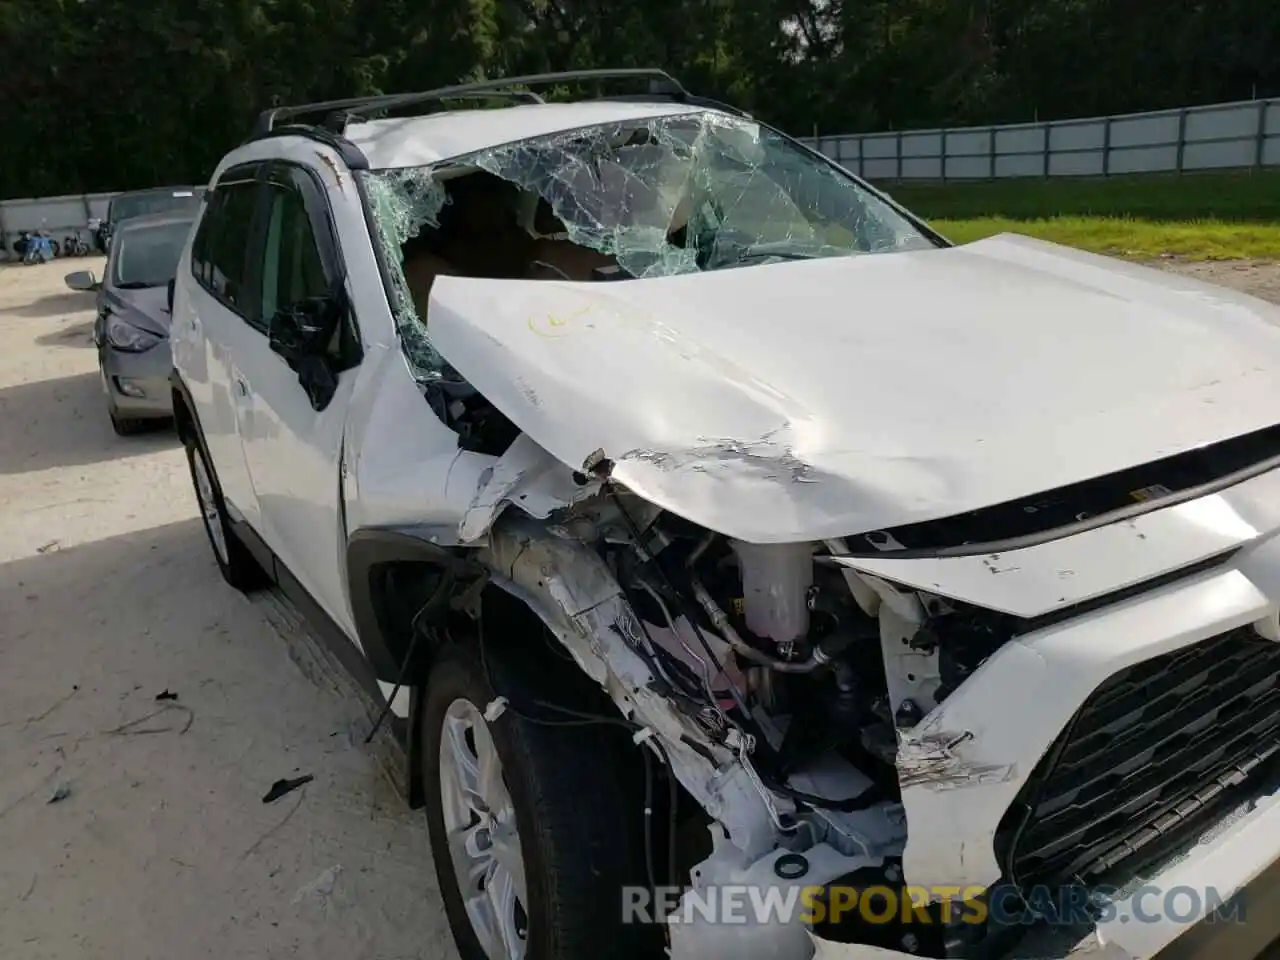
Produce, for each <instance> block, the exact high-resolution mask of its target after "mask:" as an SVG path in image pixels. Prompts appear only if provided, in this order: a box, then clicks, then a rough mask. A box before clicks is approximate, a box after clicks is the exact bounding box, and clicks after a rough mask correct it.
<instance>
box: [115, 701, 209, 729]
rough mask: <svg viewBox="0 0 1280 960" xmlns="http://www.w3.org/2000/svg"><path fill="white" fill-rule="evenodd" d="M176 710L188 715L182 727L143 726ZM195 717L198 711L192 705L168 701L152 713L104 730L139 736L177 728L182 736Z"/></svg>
mask: <svg viewBox="0 0 1280 960" xmlns="http://www.w3.org/2000/svg"><path fill="white" fill-rule="evenodd" d="M175 710H176V711H178V712H180V713H184V714H186V717H187V720H186V723H184V724H183V725H182V726H181V727H175V726H168V727H143V726H142V724H143V723H146V722H147V721H148V720H150V719H152V718H153V717H158V716H160V714H162V713H169V712H170V711H175ZM195 719H196V712H195V711H194V710H192V709H191V708H190V707H186V706H183V705H182V704H180V703H166V704H165V705H164V706H162V707H160V709H158V710H152V711H151V712H150V713H147V714H144V715H143V716H141V717H138V719H137V720H130V721H129V722H128V723H122V724H120V726H118V727H114V728H112V729H111V730H105V731H103V732H104V733H108V734H115V735H117V736H122V737H137V736H141V735H142V734H144V733H168V732H169V731H171V730H176V731H177V732H178V735H179V736H181V735H182V734H184V733H186V732H187V731H188V730H190V729H191V724H193V723H195Z"/></svg>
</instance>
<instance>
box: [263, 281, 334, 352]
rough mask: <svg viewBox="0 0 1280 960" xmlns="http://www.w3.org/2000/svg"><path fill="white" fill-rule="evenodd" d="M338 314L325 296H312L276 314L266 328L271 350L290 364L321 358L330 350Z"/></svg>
mask: <svg viewBox="0 0 1280 960" xmlns="http://www.w3.org/2000/svg"><path fill="white" fill-rule="evenodd" d="M337 317H338V311H337V309H336V308H335V305H334V303H333V302H332V301H331V300H330V299H329V298H328V297H313V298H311V299H309V300H303V301H302V302H301V303H295V304H293V305H291V306H288V307H284V308H282V309H280V310H277V311H276V314H275V316H273V317H272V318H271V323H270V326H268V327H267V342H268V343H269V344H270V346H271V349H272V350H274V351H275V352H276V353H278V354H280V356H282V357H284V358H285V360H287V361H288V362H289V363H290V365H292V364H294V363H296V362H297V361H300V360H305V359H306V358H308V357H320V356H323V355H324V354H325V352H326V351H327V350H328V348H329V341H330V340H331V339H332V338H333V332H334V330H335V329H336V327H337V324H336V320H337Z"/></svg>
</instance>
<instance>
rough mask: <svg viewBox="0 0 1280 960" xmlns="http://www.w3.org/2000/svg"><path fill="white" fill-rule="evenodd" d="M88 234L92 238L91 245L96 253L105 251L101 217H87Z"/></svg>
mask: <svg viewBox="0 0 1280 960" xmlns="http://www.w3.org/2000/svg"><path fill="white" fill-rule="evenodd" d="M89 236H90V237H92V238H93V247H94V249H95V250H97V251H98V253H106V252H107V237H106V234H105V232H104V231H103V229H102V218H101V217H90V218H89ZM90 252H92V251H90Z"/></svg>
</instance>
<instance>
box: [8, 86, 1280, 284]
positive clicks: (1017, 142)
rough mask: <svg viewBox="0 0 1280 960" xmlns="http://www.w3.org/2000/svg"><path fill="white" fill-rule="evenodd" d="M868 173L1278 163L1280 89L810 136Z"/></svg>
mask: <svg viewBox="0 0 1280 960" xmlns="http://www.w3.org/2000/svg"><path fill="white" fill-rule="evenodd" d="M806 142H808V143H809V144H810V145H812V146H814V147H816V148H817V149H819V150H821V151H822V152H823V153H825V154H826V155H827V156H828V157H831V158H832V159H833V160H835V161H836V162H838V163H840V164H842V165H843V166H845V167H846V168H848V169H849V170H852V171H853V172H854V173H856V174H858V175H859V176H862V177H865V178H866V179H868V180H873V181H875V180H878V181H896V180H991V179H1000V178H1005V177H1095V176H1102V177H1105V176H1111V175H1116V174H1126V173H1159V172H1178V173H1181V172H1183V171H1195V170H1221V169H1231V168H1247V167H1256V168H1261V167H1280V99H1271V100H1246V101H1242V102H1239V103H1218V104H1211V105H1209V106H1203V107H1183V108H1182V109H1180V110H1158V111H1155V112H1152V113H1130V114H1124V115H1122V116H1115V117H1093V118H1089V119H1085V120H1052V121H1048V122H1045V123H1019V124H1012V125H1009V126H1000V127H964V128H958V129H951V130H903V131H899V132H896V133H863V134H850V135H847V136H833V137H818V138H816V139H809V140H807V141H806ZM113 196H115V194H113V193H95V194H90V195H88V196H66V197H46V198H41V199H35V200H5V201H2V202H0V259H2V258H3V256H4V254H5V252H6V251H10V250H11V249H12V246H11V245H12V243H13V241H14V240H15V239H16V238H17V235H18V231H20V230H36V229H40V230H46V231H48V232H49V233H50V234H51V235H52V236H53V238H54V239H55V240H57V241H58V242H60V243H61V242H62V240H63V238H64V237H65V236H66V235H67V234H69V233H72V232H74V231H76V230H83V229H84V228H85V227H86V226H87V224H88V222H89V219H90V218H91V217H103V216H105V215H106V212H107V203H108V201H110V199H111V198H112V197H113Z"/></svg>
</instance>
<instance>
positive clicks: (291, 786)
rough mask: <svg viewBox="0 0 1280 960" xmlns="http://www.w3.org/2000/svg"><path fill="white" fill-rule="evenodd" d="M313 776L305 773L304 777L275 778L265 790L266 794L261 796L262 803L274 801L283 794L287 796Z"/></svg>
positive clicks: (308, 781) (312, 778) (309, 780)
mask: <svg viewBox="0 0 1280 960" xmlns="http://www.w3.org/2000/svg"><path fill="white" fill-rule="evenodd" d="M314 779H315V777H313V776H311V774H307V775H306V776H305V777H295V778H294V779H292V780H289V779H285V780H277V781H276V782H275V783H273V784H272V785H271V789H270V790H268V791H267V795H266V796H265V797H263V798H262V802H263V803H275V802H276V801H277V800H279V799H280V798H281V797H283V796H287V795H288V794H290V793H293V791H295V790H297V789H298V788H299V787H301V786H304V785H306V784H308V783H310V782H311V781H312V780H314Z"/></svg>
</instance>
